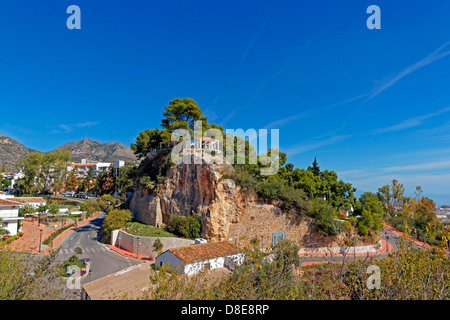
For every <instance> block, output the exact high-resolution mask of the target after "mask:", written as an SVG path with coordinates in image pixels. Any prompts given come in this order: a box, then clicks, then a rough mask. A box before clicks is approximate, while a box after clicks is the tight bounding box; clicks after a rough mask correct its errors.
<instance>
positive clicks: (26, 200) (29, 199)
mask: <svg viewBox="0 0 450 320" xmlns="http://www.w3.org/2000/svg"><path fill="white" fill-rule="evenodd" d="M13 199H14V201H17V202H22V203H30V202H45V199H44V198H39V197H21V198H13Z"/></svg>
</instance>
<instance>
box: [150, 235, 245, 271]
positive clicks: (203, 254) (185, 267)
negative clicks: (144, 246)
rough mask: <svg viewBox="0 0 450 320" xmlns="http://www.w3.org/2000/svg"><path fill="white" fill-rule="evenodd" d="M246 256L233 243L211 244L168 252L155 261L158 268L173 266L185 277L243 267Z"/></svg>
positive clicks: (174, 249) (169, 250) (172, 268)
mask: <svg viewBox="0 0 450 320" xmlns="http://www.w3.org/2000/svg"><path fill="white" fill-rule="evenodd" d="M243 260H244V254H243V253H242V251H241V249H239V248H238V247H236V246H235V245H233V244H232V243H231V242H228V241H223V242H211V243H201V244H194V245H190V246H186V247H177V248H172V249H168V250H166V251H165V252H164V253H162V254H160V255H159V256H158V257H157V258H156V261H155V264H156V266H158V267H161V266H162V265H163V264H169V265H171V266H172V267H171V270H177V271H178V273H180V274H184V275H193V274H196V273H198V272H199V271H202V270H209V269H215V268H223V267H227V268H229V269H231V270H234V268H235V267H236V266H238V265H241V264H242V262H243Z"/></svg>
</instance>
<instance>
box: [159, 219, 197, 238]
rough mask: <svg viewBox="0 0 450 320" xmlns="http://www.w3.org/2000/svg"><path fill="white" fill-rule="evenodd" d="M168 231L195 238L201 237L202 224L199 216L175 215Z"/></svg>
mask: <svg viewBox="0 0 450 320" xmlns="http://www.w3.org/2000/svg"><path fill="white" fill-rule="evenodd" d="M167 231H169V232H172V233H176V234H178V235H180V236H182V237H185V238H190V239H195V238H199V237H200V235H201V231H202V224H201V223H200V218H199V217H198V216H194V215H189V216H186V217H183V216H180V215H174V216H173V217H172V218H171V219H170V221H169V224H168V226H167Z"/></svg>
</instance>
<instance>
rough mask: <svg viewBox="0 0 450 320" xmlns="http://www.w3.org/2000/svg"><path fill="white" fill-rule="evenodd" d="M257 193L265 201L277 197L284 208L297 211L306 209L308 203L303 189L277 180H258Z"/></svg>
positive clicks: (300, 211)
mask: <svg viewBox="0 0 450 320" xmlns="http://www.w3.org/2000/svg"><path fill="white" fill-rule="evenodd" d="M257 193H258V195H259V196H260V197H261V198H263V199H264V200H266V201H271V200H276V199H279V200H281V201H282V202H283V204H282V205H281V206H282V208H283V209H285V210H292V209H295V210H296V211H297V213H302V212H304V211H307V208H308V203H307V201H306V199H305V198H306V194H305V192H304V191H303V190H299V189H295V188H294V187H291V186H288V185H286V184H284V183H283V182H281V181H279V180H272V181H270V180H269V181H265V182H260V183H259V184H258V186H257Z"/></svg>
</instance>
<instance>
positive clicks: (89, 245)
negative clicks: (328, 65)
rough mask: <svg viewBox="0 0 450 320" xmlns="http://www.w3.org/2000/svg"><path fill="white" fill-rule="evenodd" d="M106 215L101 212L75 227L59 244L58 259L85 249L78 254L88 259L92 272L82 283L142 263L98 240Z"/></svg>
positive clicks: (66, 257) (82, 258) (64, 258)
mask: <svg viewBox="0 0 450 320" xmlns="http://www.w3.org/2000/svg"><path fill="white" fill-rule="evenodd" d="M105 215H106V214H105V213H102V214H99V216H98V217H97V218H95V219H93V220H92V221H91V222H89V223H87V224H85V225H83V226H81V227H79V228H77V229H75V230H74V231H72V232H71V233H70V234H69V235H68V236H67V237H66V238H65V239H64V240H63V241H61V243H60V245H59V246H58V247H59V248H61V249H60V252H59V254H58V257H57V259H56V260H57V261H64V260H67V259H68V258H69V257H70V256H72V255H73V254H75V251H74V250H75V248H77V247H80V248H81V249H82V250H83V253H82V254H81V255H78V256H79V258H80V259H81V260H84V259H86V260H87V262H88V263H89V264H90V272H89V275H87V276H86V277H84V278H83V280H82V282H81V283H87V282H91V281H94V280H96V279H99V278H102V277H104V276H107V275H109V274H111V273H115V272H117V271H120V270H122V269H125V268H127V267H129V266H132V265H137V264H140V263H142V262H141V261H139V260H136V259H132V258H127V257H124V256H121V255H119V254H117V253H116V252H114V251H112V250H111V249H110V248H109V247H108V246H107V245H105V244H102V243H100V242H98V240H97V237H98V235H99V231H100V227H101V225H102V224H103V220H104V218H105Z"/></svg>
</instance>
